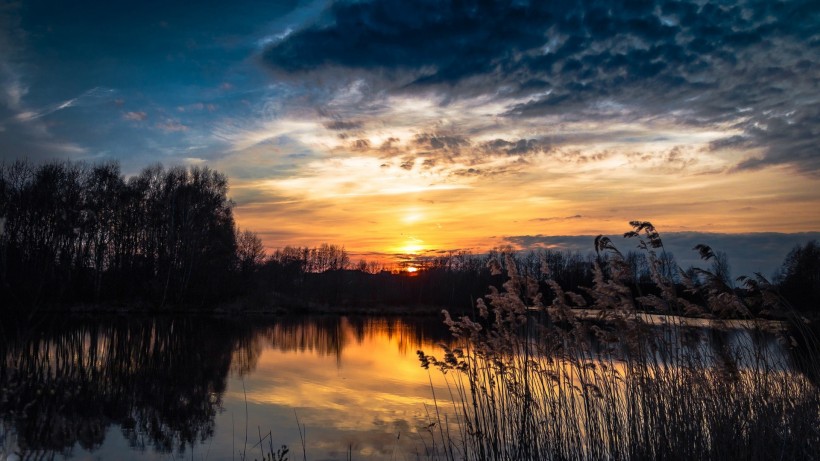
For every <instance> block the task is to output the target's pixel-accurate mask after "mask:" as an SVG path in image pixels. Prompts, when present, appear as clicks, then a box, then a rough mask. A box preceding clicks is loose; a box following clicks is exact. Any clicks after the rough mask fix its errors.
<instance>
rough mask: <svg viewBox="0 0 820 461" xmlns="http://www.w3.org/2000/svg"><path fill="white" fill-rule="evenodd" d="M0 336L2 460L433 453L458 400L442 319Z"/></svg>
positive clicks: (13, 329)
mask: <svg viewBox="0 0 820 461" xmlns="http://www.w3.org/2000/svg"><path fill="white" fill-rule="evenodd" d="M0 334H2V335H1V336H0V356H2V363H0V392H1V393H0V422H1V424H2V426H0V461H5V460H6V459H7V457H8V456H9V455H12V454H17V455H19V456H20V457H21V458H22V459H65V458H70V459H76V460H85V459H134V460H136V459H140V460H141V459H162V460H166V459H194V460H207V459H210V460H220V459H241V454H242V453H247V455H248V456H247V458H248V459H254V457H255V458H257V459H259V458H261V456H262V455H261V451H260V447H259V446H258V445H257V444H258V442H259V441H260V439H261V440H263V443H264V444H265V447H266V448H267V447H268V446H269V443H270V442H271V441H272V443H273V446H274V447H278V446H281V445H283V444H284V445H287V446H289V447H290V449H291V452H290V459H302V436H300V430H299V429H300V428H302V435H303V437H304V442H305V445H304V446H305V448H304V450H305V455H306V457H307V459H309V460H312V461H313V460H324V459H346V458H347V457H348V453H350V454H351V455H352V458H353V459H397V460H403V459H419V458H420V459H426V458H427V456H426V453H427V451H426V450H427V449H428V448H429V447H430V446H432V444H433V441H432V440H431V435H430V432H429V431H428V430H427V427H428V425H429V424H430V422H431V420H432V414H433V413H434V412H435V411H436V408H435V404H434V400H433V393H434V392H435V395H436V396H437V397H438V401H439V405H441V406H442V407H446V406H447V405H449V404H446V402H448V401H449V392H448V390H447V386H446V383H445V382H444V381H443V379H442V376H441V375H440V374H439V373H438V372H436V371H431V372H430V373H428V372H427V371H426V370H424V369H422V368H421V367H420V366H419V361H418V358H417V356H416V351H417V350H418V349H423V350H424V351H425V352H427V353H433V354H439V356H440V353H441V352H440V349H439V346H437V345H438V344H440V343H441V342H443V341H448V340H449V332H448V331H447V329H446V328H445V327H443V325H442V324H441V322H440V320H439V319H435V318H433V319H398V318H375V317H298V318H280V319H275V320H241V321H240V320H230V319H214V318H172V317H160V318H146V317H139V318H128V319H126V318H117V319H109V320H102V321H101V320H94V321H92V320H88V319H86V320H80V319H73V318H68V319H66V318H49V319H41V320H39V321H37V322H34V323H33V324H32V323H26V324H14V325H12V324H9V323H8V322H6V323H5V324H3V325H0ZM706 337H707V338H710V339H709V340H708V342H709V344H713V345H714V344H716V345H717V347H719V346H720V344H722V343H726V342H733V341H734V342H737V341H765V342H767V343H769V345H768V346H767V347H771V348H777V347H778V346H777V342H776V341H775V340H774V338H752V337H750V336H749V335H748V332H742V331H736V332H734V333H732V332H731V331H730V332H728V333H727V332H723V333H720V334H718V335H714V334H711V335H706ZM710 347H712V346H710ZM442 407H439V410H440V411H442V412H443V411H446V410H447V408H442ZM449 409H450V410H452V407H451V406H449ZM297 421H298V423H297ZM267 451H268V450H267V449H266V452H267Z"/></svg>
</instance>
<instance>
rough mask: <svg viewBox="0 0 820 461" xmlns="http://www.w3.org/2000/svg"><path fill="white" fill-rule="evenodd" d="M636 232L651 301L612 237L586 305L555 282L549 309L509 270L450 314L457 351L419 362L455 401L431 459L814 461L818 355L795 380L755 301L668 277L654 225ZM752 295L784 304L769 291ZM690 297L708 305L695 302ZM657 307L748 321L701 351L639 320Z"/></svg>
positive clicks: (602, 245) (668, 329)
mask: <svg viewBox="0 0 820 461" xmlns="http://www.w3.org/2000/svg"><path fill="white" fill-rule="evenodd" d="M632 224H633V228H634V231H633V232H632V233H628V234H627V236H631V237H636V238H638V239H639V242H640V247H641V248H643V249H644V250H645V251H647V253H648V258H649V260H650V261H651V266H652V268H653V269H652V278H653V282H654V284H655V285H656V290H654V293H655V294H647V295H641V294H640V293H637V294H636V293H635V289H634V287H632V286H630V285H629V283H628V282H627V280H629V277H628V275H629V274H627V273H626V272H625V271H626V270H627V269H628V267H627V265H626V264H624V263H623V258H622V257H621V256H620V253H619V252H618V250H617V249H616V248H615V247H614V245H612V243H611V242H610V241H608V239H606V238H605V237H604V238H601V239H599V240H596V250H598V251H599V256H601V257H600V258H599V259H598V262H596V264H595V268H594V270H595V279H594V285H593V286H592V287H591V288H590V289H589V290H587V292H585V293H583V295H582V294H579V293H570V292H564V291H563V290H562V289H561V287H560V286H558V285H557V284H556V283H554V282H552V281H551V280H550V279H549V277H548V276H547V277H545V280H544V281H543V282H544V283H546V284H548V285H549V286H550V288H551V289H552V291H553V292H554V293H555V298H554V300H553V301H552V302H551V304H550V305H548V306H547V305H544V304H543V302H542V300H541V295H540V290H539V284H538V281H537V280H535V279H533V278H532V277H524V276H521V275H519V274H518V273H517V271H516V269H515V264H514V263H513V262H512V261H511V260H510V261H506V264H505V265H506V271H507V274H508V277H509V279H508V280H507V282H506V283H505V284H504V286H503V289H502V290H496V289H491V292H490V293H489V295H488V296H487V297H486V299H487V301H486V302H485V301H484V300H479V301H478V303H477V306H476V315H475V316H474V317H473V318H470V317H461V318H459V319H452V318H451V317H450V315H449V314H448V313H447V312H446V311H445V312H444V315H445V323H446V324H447V325H448V326H449V327H450V329H451V331H452V334H453V336H454V338H455V340H456V342H455V343H454V345H451V346H449V347H447V346H445V353H444V356H443V357H441V358H440V359H439V358H436V357H433V356H430V355H426V354H424V353H423V352H422V351H419V358H420V360H421V364H422V366H424V367H425V368H429V367H433V368H434V369H438V370H440V371H441V372H443V373H444V374H445V378H446V380H447V382H448V385H449V388H450V390H451V395H450V398H451V400H452V403H453V405H452V408H453V411H452V412H451V413H450V415H451V416H449V417H447V419H444V418H445V416H444V415H440V416H438V418H437V420H436V421H435V423H436V424H435V427H436V428H437V430H438V431H439V438H440V440H441V443H440V445H443V446H440V449H439V450H437V451H436V452H435V453H433V455H432V456H431V457H432V458H437V459H448V460H450V459H453V460H455V459H470V460H473V459H475V460H522V459H538V460H598V459H614V460H621V459H624V460H639V459H817V458H818V457H819V456H820V455H818V453H820V392H818V386H817V383H816V382H813V381H812V380H811V379H810V377H811V376H812V373H816V372H817V370H818V369H820V366H819V365H818V361H817V355H816V352H815V353H814V354H813V355H812V354H808V355H807V356H808V357H809V358H808V362H807V364H806V365H807V367H808V369H809V372H806V373H800V372H797V371H795V370H794V367H793V363H791V361H790V359H789V357H788V356H786V355H783V354H780V353H778V350H777V349H776V348H773V347H771V345H770V344H769V343H767V342H766V341H763V340H761V337H762V336H763V335H764V334H766V333H767V332H766V331H765V330H766V329H768V328H770V327H771V325H770V324H768V323H764V322H761V321H757V320H756V319H751V318H748V317H749V310H748V308H747V304H748V303H749V302H751V301H750V300H749V299H741V298H740V297H738V296H737V295H736V294H734V292H733V291H732V290H729V289H724V288H723V287H720V286H718V285H717V280H716V278H715V279H714V280H712V279H710V277H709V276H710V274H709V273H708V272H706V271H702V272H701V276H700V280H698V281H696V280H691V279H687V278H686V274H684V273H681V274H680V276H679V277H681V281H680V282H678V283H676V282H675V281H673V280H672V279H671V277H670V276H669V272H666V274H664V271H662V270H661V267H660V264H659V261H660V260H661V258H659V257H658V255H657V253H656V251H662V242H661V240H660V236H659V235H658V234H657V232H656V231H655V229H654V227H652V225H651V224H650V223H643V222H635V223H632ZM630 234H631V235H630ZM707 248H708V247H707ZM494 265H496V266H497V267H500V266H502V265H503V264H502V262H496V263H494ZM546 275H548V274H546ZM758 288H760V286H758ZM679 291H683V292H687V293H688V295H689V296H683V295H684V293H679ZM749 293H750V294H749V296H750V297H755V296H757V298H755V299H754V301H755V302H767V303H769V305H768V307H769V308H772V309H774V308H780V309H782V308H783V306H782V305H780V304H778V303H779V300H777V299H776V297H772V296H770V293H767V292H766V291H765V290H759V291H758V292H756V293H755V292H753V291H750V292H749ZM695 295H698V296H701V295H702V296H701V299H702V300H703V302H700V303H695V302H693V301H691V300H690V299H693V298H697V296H695ZM764 298H765V299H764ZM761 300H762V301H761ZM650 307H651V308H653V309H655V310H663V311H665V312H669V313H673V314H674V313H684V312H687V313H690V314H691V313H699V314H700V315H702V316H706V317H718V316H726V315H727V313H731V314H732V316H734V317H746V319H745V320H743V322H742V323H738V324H737V325H735V328H734V329H733V330H732V333H731V334H730V335H724V336H720V335H718V337H717V338H715V339H716V341H713V343H716V344H713V345H707V342H706V341H704V338H703V335H707V334H710V333H709V332H708V330H704V329H696V328H692V327H690V326H688V322H687V320H686V319H684V318H682V317H680V316H677V315H670V316H666V317H661V318H660V320H658V319H659V318H658V317H649V316H647V315H645V314H644V313H643V312H644V311H645V310H646V309H647V308H650ZM578 308H589V309H593V310H591V311H590V310H587V311H582V310H580V309H578ZM581 312H587V313H589V312H594V313H595V314H594V316H592V318H589V315H587V316H586V317H584V318H582V315H581ZM793 319H794V320H795V321H796V322H798V323H799V322H800V321H801V319H800V318H799V317H797V316H794V317H793ZM650 320H652V321H650ZM800 331H801V330H800V329H794V328H791V329H787V328H779V329H777V331H776V332H775V334H778V335H780V338H781V339H782V340H783V341H784V342H785V343H787V344H790V343H792V342H796V339H795V338H794V337H792V336H790V334H793V333H794V332H798V333H799V332H800ZM807 341H808V343H809V344H816V339H814V338H807ZM812 341H814V342H813V343H812ZM804 369H805V368H804ZM814 376H817V375H816V374H815V375H814ZM439 406H441V407H444V405H439ZM436 414H437V415H439V413H438V412H437V413H436Z"/></svg>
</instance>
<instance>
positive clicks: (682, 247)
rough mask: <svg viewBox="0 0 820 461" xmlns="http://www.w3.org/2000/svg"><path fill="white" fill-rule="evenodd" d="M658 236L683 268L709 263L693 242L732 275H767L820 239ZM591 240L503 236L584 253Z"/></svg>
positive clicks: (623, 243) (617, 239)
mask: <svg viewBox="0 0 820 461" xmlns="http://www.w3.org/2000/svg"><path fill="white" fill-rule="evenodd" d="M610 237H611V238H612V240H613V242H614V243H615V245H616V247H618V249H619V250H620V251H621V252H622V253H624V254H626V253H627V252H628V251H639V250H638V249H637V241H636V240H634V239H625V238H622V236H620V235H617V236H610ZM661 238H662V239H663V244H664V247H665V248H666V251H668V252H671V253H672V254H673V255H674V256H675V260H676V261H677V263H678V265H679V266H681V267H682V268H684V269H686V268H687V267H689V266H695V267H702V268H708V267H709V264H710V263H709V262H704V261H703V260H701V259H700V258H699V256H698V253H697V251H695V250H693V248H694V247H695V245H697V244H701V243H702V244H706V245H709V246H711V247H712V249H713V250H714V251H723V252H725V253H726V254H727V255H728V256H729V263H730V265H731V269H732V276H733V277H738V276H740V275H753V274H754V273H756V272H760V273H761V274H762V275H763V276H765V277H770V276H772V274H773V273H774V272H775V271H776V270H777V269H778V268H779V267H780V266H781V264H782V263H783V259H784V258H785V257H786V255H787V254H788V253H789V251H791V250H792V248H794V247H795V246H796V245H803V244H805V243H806V242H808V241H810V240H818V239H820V232H802V233H794V234H785V233H778V232H761V233H746V234H717V233H705V232H667V233H664V234H662V235H661ZM594 239H595V236H593V235H572V236H567V235H563V236H551V235H518V236H510V237H506V238H505V241H507V242H509V243H511V244H513V245H516V246H518V247H521V248H524V249H534V248H555V249H558V250H570V251H579V252H581V253H584V254H586V253H587V252H591V251H594V244H593V242H594Z"/></svg>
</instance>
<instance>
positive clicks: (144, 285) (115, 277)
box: [0, 161, 238, 307]
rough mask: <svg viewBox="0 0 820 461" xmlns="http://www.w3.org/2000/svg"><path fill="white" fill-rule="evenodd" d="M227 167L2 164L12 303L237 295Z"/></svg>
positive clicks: (2, 238) (7, 285)
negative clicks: (130, 169)
mask: <svg viewBox="0 0 820 461" xmlns="http://www.w3.org/2000/svg"><path fill="white" fill-rule="evenodd" d="M227 191H228V182H227V180H226V178H225V176H224V175H222V174H220V173H217V172H216V171H213V170H210V169H208V168H190V169H186V168H181V167H176V168H169V169H165V168H163V167H161V166H153V167H149V168H146V169H144V170H143V171H142V172H141V173H140V174H138V175H136V176H133V177H130V178H127V179H126V178H125V177H124V176H123V175H122V173H121V172H120V168H119V166H118V165H117V164H115V163H105V164H99V165H91V166H89V165H86V164H82V163H70V162H52V163H46V164H41V165H33V164H31V163H29V162H26V161H17V162H14V163H11V164H3V165H0V223H2V224H1V225H0V292H2V293H0V296H2V298H3V299H4V300H5V303H7V305H41V304H48V303H57V302H61V303H81V302H91V303H101V302H111V301H124V300H127V301H129V302H144V303H147V304H150V305H153V306H160V307H162V306H166V305H170V304H174V305H181V304H203V303H205V302H206V301H207V302H213V301H218V300H224V299H228V298H230V297H231V296H234V295H236V290H237V287H238V284H237V281H236V274H237V272H238V271H237V270H236V269H237V264H238V254H237V249H238V247H237V230H236V228H235V224H234V219H233V211H232V207H233V204H232V203H231V201H230V200H229V199H228V197H227Z"/></svg>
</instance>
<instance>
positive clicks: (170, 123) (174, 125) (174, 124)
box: [156, 119, 188, 133]
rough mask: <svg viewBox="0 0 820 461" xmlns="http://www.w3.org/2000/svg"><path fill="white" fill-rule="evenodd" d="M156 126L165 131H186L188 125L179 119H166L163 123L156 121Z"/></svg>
mask: <svg viewBox="0 0 820 461" xmlns="http://www.w3.org/2000/svg"><path fill="white" fill-rule="evenodd" d="M156 127H157V128H159V129H160V130H162V131H164V132H166V133H176V132H182V131H188V126H187V125H183V124H182V123H181V122H180V121H179V120H170V119H169V120H166V121H165V122H163V123H157V124H156Z"/></svg>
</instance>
